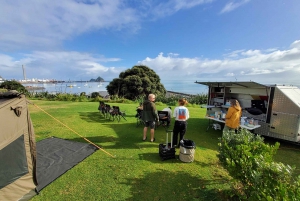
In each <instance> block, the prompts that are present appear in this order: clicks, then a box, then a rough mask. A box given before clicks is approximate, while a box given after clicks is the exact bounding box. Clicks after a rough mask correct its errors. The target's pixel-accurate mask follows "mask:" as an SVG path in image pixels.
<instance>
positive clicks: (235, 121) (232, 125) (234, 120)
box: [223, 99, 242, 134]
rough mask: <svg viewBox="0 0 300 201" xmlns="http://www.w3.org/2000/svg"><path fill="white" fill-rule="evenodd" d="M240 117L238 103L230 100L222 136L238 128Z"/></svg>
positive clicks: (240, 109) (240, 112)
mask: <svg viewBox="0 0 300 201" xmlns="http://www.w3.org/2000/svg"><path fill="white" fill-rule="evenodd" d="M241 116H242V108H241V106H240V103H239V101H238V100H236V99H231V100H230V107H229V108H228V112H227V114H226V116H225V126H224V129H223V134H224V133H226V132H228V131H234V130H236V129H238V127H239V126H240V118H241Z"/></svg>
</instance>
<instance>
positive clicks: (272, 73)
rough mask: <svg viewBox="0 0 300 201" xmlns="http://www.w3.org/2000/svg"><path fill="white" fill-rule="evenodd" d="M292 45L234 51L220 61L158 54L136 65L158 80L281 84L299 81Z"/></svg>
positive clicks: (298, 53) (298, 55)
mask: <svg viewBox="0 0 300 201" xmlns="http://www.w3.org/2000/svg"><path fill="white" fill-rule="evenodd" d="M296 45H298V42H297V41H295V42H293V43H292V45H291V47H292V48H291V49H286V50H276V49H274V51H271V50H270V49H268V51H265V50H237V51H233V52H232V53H229V54H227V56H228V57H225V58H224V59H222V60H211V59H203V58H183V57H176V58H173V57H171V56H169V55H167V56H164V54H163V53H160V54H159V55H158V56H157V57H155V58H149V57H148V58H146V59H145V60H143V61H140V62H139V64H144V65H147V66H149V67H151V68H153V69H154V70H155V71H156V72H157V74H158V75H160V78H161V79H162V80H198V81H199V80H202V81H210V80H213V81H215V80H227V81H235V79H238V80H243V81H248V80H257V81H258V82H262V83H265V82H269V81H270V82H273V84H274V83H277V82H279V83H284V82H289V81H291V80H299V71H300V48H299V49H296V48H294V47H295V46H296ZM233 56H234V57H233ZM170 74H172V76H170ZM282 75H284V76H282ZM298 84H300V82H299V83H298Z"/></svg>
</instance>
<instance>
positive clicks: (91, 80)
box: [90, 76, 104, 82]
mask: <svg viewBox="0 0 300 201" xmlns="http://www.w3.org/2000/svg"><path fill="white" fill-rule="evenodd" d="M90 82H104V79H103V78H102V77H100V76H99V77H98V78H97V79H90Z"/></svg>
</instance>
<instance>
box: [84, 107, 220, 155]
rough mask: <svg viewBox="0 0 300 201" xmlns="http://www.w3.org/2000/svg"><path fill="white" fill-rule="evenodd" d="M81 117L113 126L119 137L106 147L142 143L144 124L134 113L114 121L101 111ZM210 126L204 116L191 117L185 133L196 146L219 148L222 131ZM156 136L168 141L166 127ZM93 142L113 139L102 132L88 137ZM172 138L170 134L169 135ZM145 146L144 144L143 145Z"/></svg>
mask: <svg viewBox="0 0 300 201" xmlns="http://www.w3.org/2000/svg"><path fill="white" fill-rule="evenodd" d="M79 115H80V118H81V119H83V120H85V121H87V122H97V123H101V124H102V125H103V126H106V127H108V128H111V129H113V130H114V131H115V133H116V134H117V136H118V138H114V140H115V145H109V147H106V148H127V149H130V148H136V144H137V143H139V144H140V143H142V141H141V139H142V135H143V126H142V125H139V126H136V118H135V117H134V115H131V116H126V117H125V118H126V119H127V120H128V121H125V120H124V119H122V118H121V120H120V122H118V121H116V120H115V121H112V120H109V119H105V117H104V116H103V115H102V114H101V113H99V112H81V113H80V114H79ZM173 125H174V119H172V121H171V126H170V129H171V130H172V129H173ZM207 127H208V120H207V119H204V118H190V119H189V120H188V127H187V132H186V135H185V139H190V140H193V141H194V142H195V143H196V146H200V147H202V148H206V149H213V150H217V148H218V147H217V144H218V138H219V137H221V135H222V132H221V131H220V130H217V131H215V130H213V129H212V128H210V129H209V130H208V131H207V130H206V129H207ZM147 137H148V141H150V129H148V133H147ZM155 138H156V142H155V143H154V144H156V145H155V146H158V144H157V143H165V141H166V131H165V127H161V126H160V127H158V128H157V129H156V130H155ZM88 139H89V140H91V141H92V142H95V143H102V142H107V140H109V141H111V140H110V139H111V138H110V137H109V139H107V136H105V134H100V135H99V136H96V137H90V138H88ZM169 139H170V136H169ZM141 146H143V145H141ZM146 147H151V145H149V144H147V145H146Z"/></svg>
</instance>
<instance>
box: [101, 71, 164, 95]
mask: <svg viewBox="0 0 300 201" xmlns="http://www.w3.org/2000/svg"><path fill="white" fill-rule="evenodd" d="M106 90H107V92H108V93H109V94H110V95H116V96H119V97H124V98H126V99H129V100H136V99H137V98H138V97H140V96H145V97H146V96H148V94H150V93H153V94H155V95H156V96H165V94H166V89H165V87H164V86H163V85H162V84H161V83H160V78H159V76H158V75H157V74H156V73H155V72H154V71H153V70H152V69H150V68H149V67H147V66H142V65H141V66H133V67H132V68H131V69H128V70H126V71H124V72H121V73H120V75H119V78H115V79H113V80H112V81H111V82H110V83H109V85H107V87H106Z"/></svg>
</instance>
